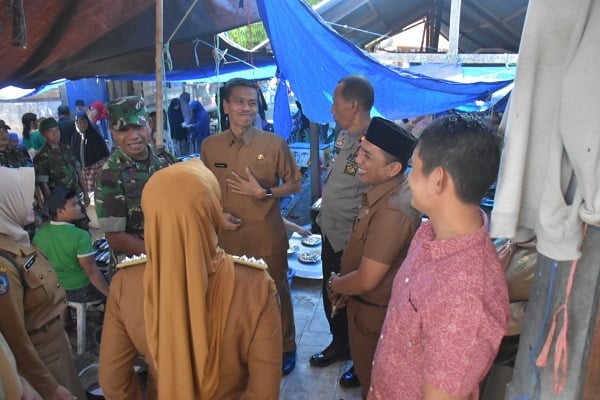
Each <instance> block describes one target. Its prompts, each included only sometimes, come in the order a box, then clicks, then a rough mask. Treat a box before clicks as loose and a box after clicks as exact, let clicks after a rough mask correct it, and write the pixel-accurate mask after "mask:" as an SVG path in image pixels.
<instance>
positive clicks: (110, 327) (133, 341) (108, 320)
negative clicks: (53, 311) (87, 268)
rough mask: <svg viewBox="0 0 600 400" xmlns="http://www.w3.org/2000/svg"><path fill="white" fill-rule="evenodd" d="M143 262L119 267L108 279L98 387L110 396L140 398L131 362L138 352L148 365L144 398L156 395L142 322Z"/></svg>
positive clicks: (112, 398)
mask: <svg viewBox="0 0 600 400" xmlns="http://www.w3.org/2000/svg"><path fill="white" fill-rule="evenodd" d="M145 266H146V264H145V263H144V264H138V265H133V266H130V267H125V268H121V269H119V271H118V272H117V274H116V275H115V276H114V277H113V279H112V281H111V283H110V293H109V296H108V301H107V303H106V311H105V313H104V324H103V327H102V341H101V342H100V343H101V345H100V360H99V361H100V374H99V380H100V387H101V388H102V391H103V393H104V396H105V397H106V398H107V399H110V400H119V399H122V400H136V399H140V400H141V399H143V398H144V396H143V394H142V390H141V387H140V383H139V380H138V378H137V377H136V376H135V373H134V371H133V364H134V361H135V359H136V357H137V355H138V354H141V355H142V356H143V357H144V359H145V360H146V362H148V363H150V364H149V365H148V383H147V386H146V398H147V399H148V400H154V399H156V372H155V370H154V367H153V366H152V365H151V360H152V359H151V357H150V351H149V349H148V344H147V342H146V327H145V325H144V285H143V279H144V270H145Z"/></svg>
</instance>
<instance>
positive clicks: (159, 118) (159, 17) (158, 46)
mask: <svg viewBox="0 0 600 400" xmlns="http://www.w3.org/2000/svg"><path fill="white" fill-rule="evenodd" d="M154 40H155V46H154V49H155V52H156V54H155V58H154V66H155V75H156V96H155V101H156V135H155V136H154V140H155V142H156V143H155V144H156V147H157V148H162V147H163V140H162V137H163V73H164V70H163V0H156V35H155V39H154Z"/></svg>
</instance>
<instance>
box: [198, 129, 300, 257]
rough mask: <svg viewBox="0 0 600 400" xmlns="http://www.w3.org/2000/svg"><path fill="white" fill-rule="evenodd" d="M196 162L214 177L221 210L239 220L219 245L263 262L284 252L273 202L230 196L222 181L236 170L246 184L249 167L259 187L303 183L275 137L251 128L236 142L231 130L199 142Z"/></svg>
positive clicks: (284, 237)
mask: <svg viewBox="0 0 600 400" xmlns="http://www.w3.org/2000/svg"><path fill="white" fill-rule="evenodd" d="M201 159H202V160H203V161H204V164H205V165H206V166H207V167H208V168H209V169H210V170H211V171H212V172H213V173H214V174H215V175H216V177H217V180H218V181H219V185H220V187H221V193H222V197H223V211H225V212H229V213H231V214H233V215H234V216H236V217H237V218H240V219H241V220H242V225H241V226H240V228H239V229H237V230H235V231H228V230H224V229H222V230H221V231H220V232H219V245H220V246H221V247H222V248H223V249H224V250H225V251H226V252H228V253H230V254H235V255H248V256H254V257H266V256H270V255H274V254H280V253H285V251H286V249H287V248H288V240H287V234H286V231H285V227H284V225H283V220H282V218H281V210H280V207H279V199H278V198H265V199H256V198H252V197H248V196H243V195H239V194H235V193H232V192H231V190H229V187H228V186H227V179H228V178H231V177H232V175H231V172H233V171H235V172H236V173H237V174H238V175H240V176H241V177H242V178H244V179H247V176H246V167H249V168H250V170H251V171H252V173H253V174H254V176H255V177H256V179H257V180H258V182H259V183H260V185H261V186H262V187H264V188H271V187H275V186H278V185H279V180H283V182H297V181H299V180H300V179H302V175H301V174H300V171H299V170H298V166H297V165H296V161H295V160H294V158H293V157H292V153H291V152H290V149H289V148H288V145H287V143H286V142H285V141H284V140H283V139H282V138H281V137H279V136H277V135H275V134H272V133H268V132H263V131H259V130H258V129H255V128H250V129H249V130H248V131H247V132H246V133H245V134H244V135H243V136H242V137H241V138H239V139H236V138H235V137H234V136H233V134H232V133H231V131H226V132H222V133H220V134H218V135H213V136H210V137H208V138H206V139H204V141H203V142H202V155H201Z"/></svg>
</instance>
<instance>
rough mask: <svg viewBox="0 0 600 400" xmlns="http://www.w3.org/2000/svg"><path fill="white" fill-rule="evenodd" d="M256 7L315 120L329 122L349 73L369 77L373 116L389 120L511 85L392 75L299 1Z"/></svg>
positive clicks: (447, 106) (282, 65) (466, 100)
mask: <svg viewBox="0 0 600 400" xmlns="http://www.w3.org/2000/svg"><path fill="white" fill-rule="evenodd" d="M257 5H258V10H259V13H260V16H261V18H262V20H263V23H264V25H265V29H266V30H267V34H268V35H269V38H270V40H271V46H272V48H273V52H274V54H275V57H276V59H277V66H278V68H279V70H280V71H281V72H282V73H283V74H284V75H285V76H286V77H287V79H288V80H289V82H290V85H291V87H292V90H293V91H294V94H295V95H296V97H297V98H298V99H299V100H300V101H301V102H302V104H303V106H304V113H305V114H306V116H307V117H308V118H309V119H310V120H311V121H314V122H319V123H326V122H332V121H333V118H332V116H331V113H330V109H331V104H332V102H333V90H334V88H335V86H336V84H337V82H338V81H339V80H340V79H341V78H343V77H344V76H346V75H350V74H361V75H364V76H366V77H368V78H369V80H370V81H371V83H372V84H373V87H374V88H375V105H374V110H373V114H374V115H382V116H384V117H386V118H389V119H401V118H410V117H415V116H420V115H426V114H434V113H437V112H442V111H446V110H449V109H453V108H455V107H458V106H460V105H463V104H466V103H469V102H473V101H475V100H477V99H482V100H485V99H487V98H489V96H490V95H491V94H492V93H494V92H496V91H497V90H499V89H501V88H502V87H504V86H506V85H508V84H510V83H511V82H512V80H510V79H509V80H502V81H498V82H478V83H469V84H466V83H456V82H450V81H445V80H442V79H433V78H430V77H426V76H424V75H420V74H414V73H410V72H407V71H395V70H392V69H390V68H388V67H386V66H384V65H383V64H380V63H379V62H378V61H377V60H375V59H374V58H372V57H370V56H369V55H367V54H366V53H365V52H363V51H362V50H360V49H359V48H357V47H356V46H355V45H354V44H352V43H351V42H349V41H347V40H346V39H344V38H343V37H341V36H340V35H338V34H337V32H335V31H334V30H333V29H331V28H330V27H329V26H327V25H326V23H325V22H324V21H323V20H322V18H321V17H320V16H319V15H318V14H317V13H315V12H314V11H313V10H312V9H311V8H310V6H308V5H307V4H306V3H305V2H303V1H298V0H278V1H267V0H257Z"/></svg>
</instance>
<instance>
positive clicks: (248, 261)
mask: <svg viewBox="0 0 600 400" xmlns="http://www.w3.org/2000/svg"><path fill="white" fill-rule="evenodd" d="M231 257H232V258H233V261H235V262H236V263H238V264H241V265H245V266H247V267H252V268H256V269H262V270H265V271H266V270H267V268H268V266H267V263H266V262H265V260H263V259H262V258H254V257H247V256H241V257H240V256H231Z"/></svg>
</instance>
